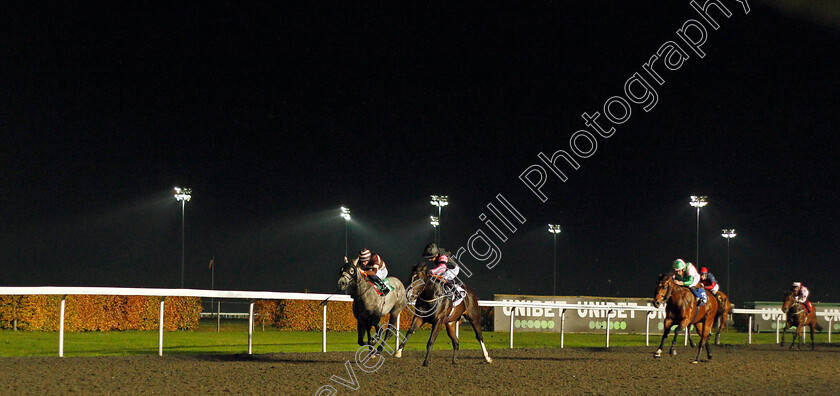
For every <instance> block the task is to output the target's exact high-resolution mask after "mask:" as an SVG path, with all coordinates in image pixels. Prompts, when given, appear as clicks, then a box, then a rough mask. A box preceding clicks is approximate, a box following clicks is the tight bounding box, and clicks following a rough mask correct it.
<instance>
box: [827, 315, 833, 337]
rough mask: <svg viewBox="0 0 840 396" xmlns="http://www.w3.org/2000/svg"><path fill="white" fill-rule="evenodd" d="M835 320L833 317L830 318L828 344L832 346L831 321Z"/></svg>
mask: <svg viewBox="0 0 840 396" xmlns="http://www.w3.org/2000/svg"><path fill="white" fill-rule="evenodd" d="M832 320H834V317H833V316H829V317H828V343H829V344H831V321H832Z"/></svg>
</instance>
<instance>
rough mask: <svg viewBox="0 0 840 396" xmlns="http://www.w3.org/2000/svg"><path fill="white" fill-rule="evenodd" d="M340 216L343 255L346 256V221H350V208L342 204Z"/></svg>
mask: <svg viewBox="0 0 840 396" xmlns="http://www.w3.org/2000/svg"><path fill="white" fill-rule="evenodd" d="M341 217H342V218H343V219H344V257H347V223H349V222H350V209H349V208H347V207H344V206H342V207H341Z"/></svg>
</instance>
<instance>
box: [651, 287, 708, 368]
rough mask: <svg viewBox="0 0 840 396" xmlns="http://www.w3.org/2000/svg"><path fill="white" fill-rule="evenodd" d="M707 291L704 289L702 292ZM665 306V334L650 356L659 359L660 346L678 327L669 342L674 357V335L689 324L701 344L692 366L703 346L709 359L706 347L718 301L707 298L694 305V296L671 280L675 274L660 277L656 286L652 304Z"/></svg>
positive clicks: (660, 353)
mask: <svg viewBox="0 0 840 396" xmlns="http://www.w3.org/2000/svg"><path fill="white" fill-rule="evenodd" d="M705 292H706V291H705V290H704V293H705ZM662 304H665V323H664V325H665V331H664V332H663V333H662V340H661V341H660V342H659V349H657V350H656V353H655V354H654V355H653V356H654V357H656V358H658V357H661V356H662V347H663V345H665V339H667V338H668V333H670V331H671V326H673V325H674V324H677V330H676V331H675V332H674V341H673V342H671V350H670V351H669V353H670V354H671V356H674V355H676V354H677V350H676V345H677V336H678V335H679V333H680V331H681V330H682V329H684V328H686V327H688V326H690V325H694V327H695V328H696V329H697V334H698V335H700V343H699V345H698V347H697V356H695V358H694V362H693V363H697V362H698V361H699V360H700V351H702V350H703V346H705V347H706V356H707V357H708V359H709V360H711V359H712V349H711V346H709V343H708V340H709V335H710V334H711V332H712V328H713V327H714V324H715V317H716V316H717V311H718V302H717V300H716V299H714V298H709V301H708V302H707V303H706V304H705V305H703V306H702V307H699V306H697V300H696V298H695V297H694V294H693V293H691V291H690V290H688V288H685V287H681V286H679V285H677V283H676V280H675V279H674V273H667V274H659V283H657V284H656V296H654V298H653V305H654V306H655V307H657V308H658V307H659V306H660V305H662Z"/></svg>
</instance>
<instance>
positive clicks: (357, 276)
mask: <svg viewBox="0 0 840 396" xmlns="http://www.w3.org/2000/svg"><path fill="white" fill-rule="evenodd" d="M387 279H388V281H389V282H390V283H391V285H392V286H394V290H391V292H390V293H388V294H387V295H385V296H380V295H379V294H378V293H376V290H375V289H374V288H373V285H372V284H371V283H370V282H368V281H367V280H365V279H364V276H363V275H362V273H361V271H359V268H358V266H357V265H356V261H355V260H354V261H352V262H348V263H346V264H344V266H343V267H341V272H340V277H339V278H338V288H339V289H340V290H342V291H344V292H345V293H347V294H350V295H351V296H353V316H355V317H356V326H357V329H358V331H359V345H360V346H361V345H373V343H372V340H371V337H370V328H371V327H373V328H374V329H375V332H374V334H378V333H379V328H380V325H379V321H380V319H381V318H382V317H383V316H385V315H387V314H391V317H390V319H389V320H388V323H389V324H390V325H391V326H394V327H395V328H396V327H398V326H399V324H398V323H397V316H398V315H399V314H400V312H402V310H403V309H404V308H405V286H403V283H402V282H401V281H400V280H399V279H397V278H394V277H392V276H389V277H388V278H387ZM365 333H367V338H368V340H367V343H365V342H364V335H365ZM385 333H386V335H385V339H384V340H382V343H381V344H380V346H379V348H378V349H379V350H380V351H381V350H382V345H384V344H385V342H387V341H388V338H390V337H391V332H390V331H386V332H385Z"/></svg>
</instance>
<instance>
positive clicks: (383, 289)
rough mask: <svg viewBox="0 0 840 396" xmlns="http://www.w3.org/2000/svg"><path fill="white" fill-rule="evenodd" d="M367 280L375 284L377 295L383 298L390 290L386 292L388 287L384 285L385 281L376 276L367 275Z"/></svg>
mask: <svg viewBox="0 0 840 396" xmlns="http://www.w3.org/2000/svg"><path fill="white" fill-rule="evenodd" d="M368 279H370V280H371V281H372V282H373V283H374V284H376V288H377V289H379V294H381V295H383V296H385V295H388V292H389V291H390V290H388V286H386V285H385V281H383V280H382V279H381V278H380V277H378V276H376V275H368Z"/></svg>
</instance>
